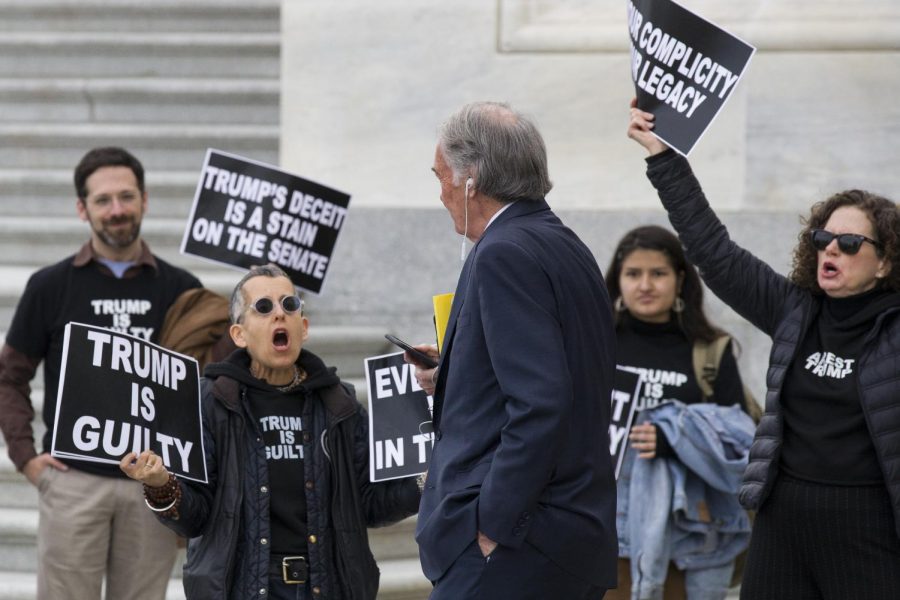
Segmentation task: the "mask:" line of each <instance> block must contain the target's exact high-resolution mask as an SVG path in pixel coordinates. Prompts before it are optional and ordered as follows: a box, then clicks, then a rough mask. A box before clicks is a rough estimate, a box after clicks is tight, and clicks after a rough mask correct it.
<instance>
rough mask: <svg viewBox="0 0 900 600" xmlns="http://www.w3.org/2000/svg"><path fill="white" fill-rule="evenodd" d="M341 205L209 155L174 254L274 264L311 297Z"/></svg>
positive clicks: (238, 160) (344, 203)
mask: <svg viewBox="0 0 900 600" xmlns="http://www.w3.org/2000/svg"><path fill="white" fill-rule="evenodd" d="M349 205H350V196H348V195H347V194H345V193H343V192H339V191H337V190H334V189H331V188H328V187H325V186H324V185H320V184H318V183H315V182H313V181H309V180H307V179H303V178H301V177H297V176H296V175H292V174H291V173H287V172H286V171H282V170H281V169H279V168H277V167H274V166H272V165H267V164H264V163H260V162H256V161H253V160H250V159H247V158H242V157H240V156H235V155H233V154H227V153H225V152H220V151H218V150H213V149H209V150H207V151H206V159H205V160H204V161H203V170H202V172H201V173H200V181H199V182H198V184H197V191H196V193H195V194H194V205H193V207H192V208H191V216H190V218H189V219H188V223H187V228H186V229H185V232H184V238H183V239H182V242H181V252H182V253H184V254H191V255H194V256H198V257H200V258H205V259H207V260H212V261H214V262H218V263H222V264H226V265H230V266H233V267H238V268H241V269H248V268H250V267H251V266H253V265H259V264H264V263H270V262H271V263H275V264H276V265H278V266H279V267H281V268H282V269H284V271H285V272H286V273H287V274H288V276H289V277H290V278H291V281H293V282H294V285H296V286H297V287H300V288H302V289H304V290H307V291H309V292H312V293H314V294H319V293H321V291H322V287H323V286H324V284H325V276H326V275H327V273H328V267H329V266H330V264H331V256H332V253H333V252H334V248H335V245H336V244H337V238H338V234H339V233H340V231H341V227H342V226H343V225H344V222H345V221H346V217H347V209H348V207H349Z"/></svg>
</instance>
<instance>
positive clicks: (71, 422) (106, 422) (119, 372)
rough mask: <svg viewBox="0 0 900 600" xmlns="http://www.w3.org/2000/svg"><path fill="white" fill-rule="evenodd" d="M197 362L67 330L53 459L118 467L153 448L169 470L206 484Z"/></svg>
mask: <svg viewBox="0 0 900 600" xmlns="http://www.w3.org/2000/svg"><path fill="white" fill-rule="evenodd" d="M199 380H200V374H199V369H198V365H197V361H196V360H194V359H193V358H191V357H189V356H184V355H182V354H178V353H177V352H172V351H170V350H166V349H165V348H163V347H161V346H157V345H156V344H153V343H151V342H148V341H146V340H143V339H141V338H139V337H135V336H131V335H128V334H125V333H119V332H115V331H110V330H109V329H104V328H102V327H95V326H93V325H83V324H80V323H69V324H68V325H66V332H65V340H64V346H63V363H62V368H61V371H60V383H59V393H58V395H57V399H56V421H55V424H54V427H53V442H52V446H51V454H52V455H53V456H56V457H59V458H67V459H77V460H86V461H92V462H101V463H111V464H119V461H120V460H121V458H122V457H123V456H124V455H125V454H127V453H128V452H135V453H140V452H142V451H144V450H148V449H149V450H153V451H154V452H155V453H157V454H158V455H160V457H162V461H163V464H164V465H165V466H166V469H168V470H169V471H171V472H172V473H175V474H176V475H179V476H181V477H185V478H187V479H193V480H195V481H202V482H206V481H207V475H206V462H205V455H204V451H203V429H202V420H201V418H200V385H199Z"/></svg>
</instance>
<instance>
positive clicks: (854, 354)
mask: <svg viewBox="0 0 900 600" xmlns="http://www.w3.org/2000/svg"><path fill="white" fill-rule="evenodd" d="M631 106H632V108H631V119H630V123H629V127H628V136H629V137H631V138H633V139H634V140H636V141H637V142H638V143H639V144H641V145H642V146H643V147H644V148H645V149H647V151H648V152H649V154H650V156H649V158H648V159H647V163H648V168H647V176H648V178H649V179H650V181H651V183H652V184H653V185H654V186H655V187H656V189H657V192H658V193H659V196H660V199H661V200H662V203H663V206H664V207H665V209H666V210H667V211H668V213H669V220H670V221H671V222H672V225H673V226H674V227H675V229H676V230H677V232H678V234H679V236H680V238H681V240H682V242H683V243H684V245H685V248H686V251H687V254H688V257H689V258H690V259H691V260H692V262H694V264H696V265H697V266H698V267H699V268H700V272H701V273H702V275H703V279H704V281H705V282H706V284H707V285H708V286H709V288H710V289H711V290H712V291H713V292H714V293H715V294H716V295H717V296H719V297H720V298H721V299H722V300H724V301H725V302H726V303H727V304H728V305H729V306H731V307H732V308H733V309H734V310H736V311H737V312H738V313H740V314H741V315H742V316H744V317H745V318H746V319H747V320H748V321H750V322H751V323H753V324H754V325H755V326H756V327H758V328H759V329H760V330H762V331H763V332H765V333H766V334H768V335H769V336H770V337H771V338H772V341H773V345H772V351H771V354H770V359H769V370H768V374H767V377H766V383H767V387H768V392H767V395H766V407H765V414H764V415H763V417H762V420H761V421H760V424H759V427H758V429H757V432H756V437H755V440H754V442H753V446H752V447H751V450H750V464H749V466H748V467H747V470H746V472H745V475H744V484H743V486H742V488H741V492H740V499H741V503H742V504H743V505H744V506H745V507H746V508H748V509H755V510H756V511H757V514H756V519H755V521H754V525H753V535H752V539H751V543H750V550H749V554H748V558H747V565H746V568H745V570H744V578H743V583H742V586H741V598H742V600H757V599H760V600H761V599H770V598H792V599H793V598H810V599H812V598H824V599H829V598H854V599H860V600H878V599H885V600H887V599H892V598H896V597H897V590H900V293H898V291H900V256H898V252H900V239H898V233H900V217H898V212H897V207H896V205H895V204H894V202H892V201H890V200H888V199H886V198H883V197H880V196H877V195H875V194H872V193H869V192H865V191H861V190H848V191H845V192H841V193H838V194H835V195H833V196H831V197H830V198H828V199H826V200H825V201H823V202H819V203H817V204H815V205H814V206H813V207H812V211H811V213H810V215H809V217H808V218H807V220H806V226H805V228H804V229H803V231H802V232H801V233H800V236H799V238H798V244H797V247H796V249H795V250H794V261H793V270H792V272H791V274H790V276H789V277H784V276H782V275H780V274H778V273H776V272H775V271H774V270H772V268H771V267H769V266H768V265H767V264H765V263H764V262H763V261H761V260H759V259H758V258H756V257H755V256H753V255H752V254H750V253H749V252H747V251H746V250H744V249H742V248H740V247H738V246H737V245H736V244H735V243H734V242H733V241H732V240H731V239H730V238H729V235H728V232H727V231H726V229H725V227H724V226H723V225H722V223H721V222H720V221H719V219H718V217H717V216H716V214H715V213H714V212H713V210H712V209H711V208H710V206H709V204H708V203H707V201H706V198H705V196H704V195H703V191H702V190H701V188H700V184H699V183H698V182H697V180H696V178H695V177H694V175H693V173H692V171H691V168H690V166H689V164H688V162H687V160H686V159H685V158H683V157H681V156H679V155H677V154H675V153H674V152H673V151H672V150H671V149H669V148H668V147H667V146H666V145H665V144H664V143H663V142H661V141H660V140H659V139H658V138H656V137H655V136H654V135H653V134H652V130H653V115H652V114H651V113H648V112H645V111H642V110H640V109H638V108H637V107H636V103H635V101H634V100H632V104H631Z"/></svg>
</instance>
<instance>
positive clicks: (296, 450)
mask: <svg viewBox="0 0 900 600" xmlns="http://www.w3.org/2000/svg"><path fill="white" fill-rule="evenodd" d="M263 386H264V387H263ZM263 386H261V387H256V388H250V390H249V392H250V393H249V394H248V396H249V399H250V410H251V412H252V414H253V417H254V419H255V421H256V422H255V426H256V431H257V432H258V434H259V437H260V440H261V442H262V446H263V448H264V452H265V455H266V466H267V467H268V472H269V477H268V483H267V484H266V487H267V488H268V493H269V517H270V525H271V536H272V540H271V546H270V552H271V553H272V554H273V555H288V556H293V555H296V554H305V553H306V536H307V517H306V479H305V472H304V449H303V441H304V439H303V432H304V429H305V428H304V423H303V405H304V397H303V394H302V393H301V391H300V389H298V390H295V391H293V392H290V393H282V392H279V391H278V390H276V389H274V388H271V387H269V386H266V385H265V384H263Z"/></svg>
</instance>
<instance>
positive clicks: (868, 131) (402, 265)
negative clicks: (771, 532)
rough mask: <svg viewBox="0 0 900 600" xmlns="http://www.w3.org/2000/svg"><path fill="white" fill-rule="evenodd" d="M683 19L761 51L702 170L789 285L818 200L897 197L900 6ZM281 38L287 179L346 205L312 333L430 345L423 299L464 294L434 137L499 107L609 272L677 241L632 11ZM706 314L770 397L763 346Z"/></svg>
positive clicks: (603, 5) (530, 15)
mask: <svg viewBox="0 0 900 600" xmlns="http://www.w3.org/2000/svg"><path fill="white" fill-rule="evenodd" d="M683 4H684V5H685V6H687V7H688V8H690V9H692V10H695V11H697V12H699V13H700V14H703V15H704V16H706V17H708V18H710V19H712V20H714V21H716V22H717V23H719V24H720V25H722V26H724V27H726V28H728V29H729V30H731V31H732V32H734V33H735V34H737V35H739V36H741V37H742V38H743V39H745V40H746V41H748V42H749V43H751V44H753V45H755V46H757V48H758V52H757V54H756V55H755V56H754V58H753V60H752V62H751V64H750V67H749V70H748V71H747V73H746V75H745V76H744V78H743V79H742V81H741V83H740V87H739V88H738V90H737V91H736V92H735V94H734V95H733V96H732V98H731V99H730V100H729V103H728V104H727V105H726V107H725V109H724V110H723V111H722V113H721V114H720V115H719V116H718V118H717V119H716V121H715V122H714V123H713V125H712V126H711V127H710V129H709V130H708V132H707V133H706V134H705V136H704V137H703V139H702V140H701V141H700V143H699V144H698V146H697V147H696V149H695V151H694V152H693V153H692V155H691V162H692V163H693V165H694V167H695V169H696V171H697V173H698V176H699V177H700V180H701V181H702V182H703V184H704V188H705V189H706V191H707V193H708V195H709V197H710V198H711V201H712V203H713V205H714V207H716V209H717V210H718V211H719V212H720V214H721V215H722V216H723V219H724V220H725V222H726V224H728V226H729V229H730V230H731V231H732V234H733V236H734V237H735V239H736V240H737V241H738V242H739V243H740V244H742V245H744V246H746V247H747V248H749V249H750V250H751V251H753V252H755V253H757V254H758V255H760V256H762V257H763V258H764V259H766V260H767V261H770V264H772V265H773V267H775V268H776V269H777V270H779V271H781V272H787V270H788V269H789V262H790V257H789V254H790V249H791V247H792V246H793V244H794V242H795V238H796V234H797V232H798V231H799V217H800V215H802V214H805V213H806V212H807V211H808V208H809V206H810V204H811V203H812V202H814V201H815V200H817V199H820V198H822V197H823V196H825V195H827V194H828V193H830V192H832V191H835V190H838V189H844V188H847V187H863V188H868V189H872V190H874V191H879V192H881V193H884V194H886V195H888V196H889V197H894V198H900V193H898V192H900V175H898V170H897V169H896V168H892V167H893V164H892V163H893V162H894V161H895V159H896V156H897V152H896V150H895V146H896V144H895V142H894V140H895V139H896V138H897V136H898V134H900V103H897V102H896V100H895V98H897V96H898V92H900V4H898V3H896V2H895V1H893V0H843V1H840V2H838V1H812V0H793V1H792V2H790V3H784V2H776V1H774V0H768V1H766V0H745V1H737V0H728V1H726V0H702V1H701V0H693V1H685V2H683ZM282 27H283V46H282V97H281V123H282V137H281V162H282V166H284V167H285V168H288V169H291V170H293V171H295V172H297V173H299V174H301V175H302V176H304V177H308V178H311V179H314V180H317V181H320V182H322V183H324V184H326V185H332V186H334V187H337V188H339V189H341V190H344V191H347V192H348V193H350V194H351V195H352V196H353V199H352V201H351V202H352V203H351V214H350V217H349V220H348V223H347V225H346V230H345V232H344V234H343V235H342V238H341V246H340V248H339V249H338V251H337V253H336V255H335V257H334V261H333V265H332V272H331V273H330V275H329V281H328V282H327V285H326V288H325V290H324V293H323V294H322V295H321V296H320V297H319V298H314V299H310V302H309V305H310V309H311V311H312V314H313V316H314V319H316V318H317V319H319V320H320V321H321V322H328V323H368V324H375V325H377V326H383V327H384V328H385V330H386V331H394V332H396V333H398V334H399V335H401V336H402V337H405V338H411V339H414V340H427V339H429V338H430V337H433V333H432V332H431V329H430V328H431V324H430V296H431V294H433V293H439V292H443V291H450V290H452V288H453V287H454V285H455V279H456V276H457V274H458V271H459V267H460V262H459V238H458V236H456V235H455V234H454V233H453V231H452V225H451V223H450V220H449V218H448V216H447V215H446V213H445V212H444V211H443V208H442V207H441V205H440V203H439V201H438V192H439V190H438V185H437V182H436V180H435V179H434V177H433V175H432V174H431V172H430V170H429V169H430V166H431V162H432V158H433V153H434V144H435V132H436V128H437V126H438V124H439V123H440V121H441V120H442V119H443V118H444V117H446V116H447V115H448V114H449V113H451V112H452V111H453V110H455V109H456V108H458V107H459V106H460V105H462V104H463V103H466V102H470V101H474V100H485V99H492V100H505V101H509V102H511V103H512V104H513V105H514V106H516V107H517V108H519V109H520V110H523V111H525V112H527V113H529V114H531V115H532V116H533V117H534V118H535V120H536V121H537V123H538V125H539V127H540V128H541V130H542V132H543V134H544V136H545V139H546V142H547V148H548V154H549V161H550V171H551V176H552V178H553V180H554V183H555V187H554V190H553V191H552V192H551V193H550V195H549V196H548V201H549V202H550V203H551V205H552V206H554V207H555V208H556V209H557V210H558V211H559V212H560V213H561V214H562V216H563V217H564V219H566V220H567V221H568V222H569V223H570V224H571V225H572V226H573V228H574V229H576V231H578V233H579V234H580V235H582V237H583V238H584V239H585V241H586V242H587V243H588V244H589V245H590V247H591V248H592V249H593V250H594V252H595V254H596V256H597V259H598V261H599V262H600V264H601V266H604V267H605V265H606V264H607V263H608V261H609V255H610V252H611V250H612V248H613V247H614V245H615V243H616V241H617V239H618V237H619V236H620V235H621V234H622V233H623V232H624V231H626V230H627V229H629V228H631V227H633V226H635V225H638V224H643V223H649V222H654V223H665V215H664V214H663V213H662V212H661V210H660V209H659V205H658V201H657V200H656V198H655V194H654V192H653V190H652V189H651V187H650V185H649V184H648V183H647V181H646V179H645V178H644V175H643V171H644V161H643V160H642V157H643V154H642V150H641V149H640V148H639V147H638V146H637V145H636V144H634V143H633V142H632V141H630V140H628V139H627V138H626V137H625V128H626V126H627V108H628V101H629V99H630V98H631V96H632V95H633V91H632V90H633V88H632V83H631V80H630V74H629V68H628V56H627V50H628V39H627V33H626V26H625V3H624V2H621V1H612V0H591V1H588V0H454V1H453V2H437V1H435V0H423V1H413V0H382V1H381V2H367V1H362V0H332V1H330V2H321V1H313V0H285V1H284V4H283V7H282ZM709 305H710V310H711V312H712V314H713V315H714V316H715V318H716V319H717V321H718V322H719V323H721V324H722V325H723V326H724V327H726V328H727V329H729V330H731V331H732V332H734V333H735V334H736V335H737V336H738V337H739V338H740V339H741V341H742V344H743V347H744V352H743V355H742V358H741V366H742V368H743V370H744V372H745V375H746V378H747V379H748V380H749V381H750V383H751V385H752V387H753V388H754V390H756V391H757V392H758V393H759V394H761V393H762V390H763V377H764V366H765V364H766V359H767V352H768V340H767V339H766V338H765V337H764V336H762V335H761V334H759V333H758V332H756V331H755V330H753V328H752V327H751V326H750V325H749V324H747V323H746V322H744V321H743V320H741V319H740V318H739V317H737V316H736V315H734V314H733V313H731V312H730V311H729V310H728V309H727V308H725V307H723V306H722V305H721V304H720V303H719V302H718V301H717V300H715V299H714V298H710V301H709Z"/></svg>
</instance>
